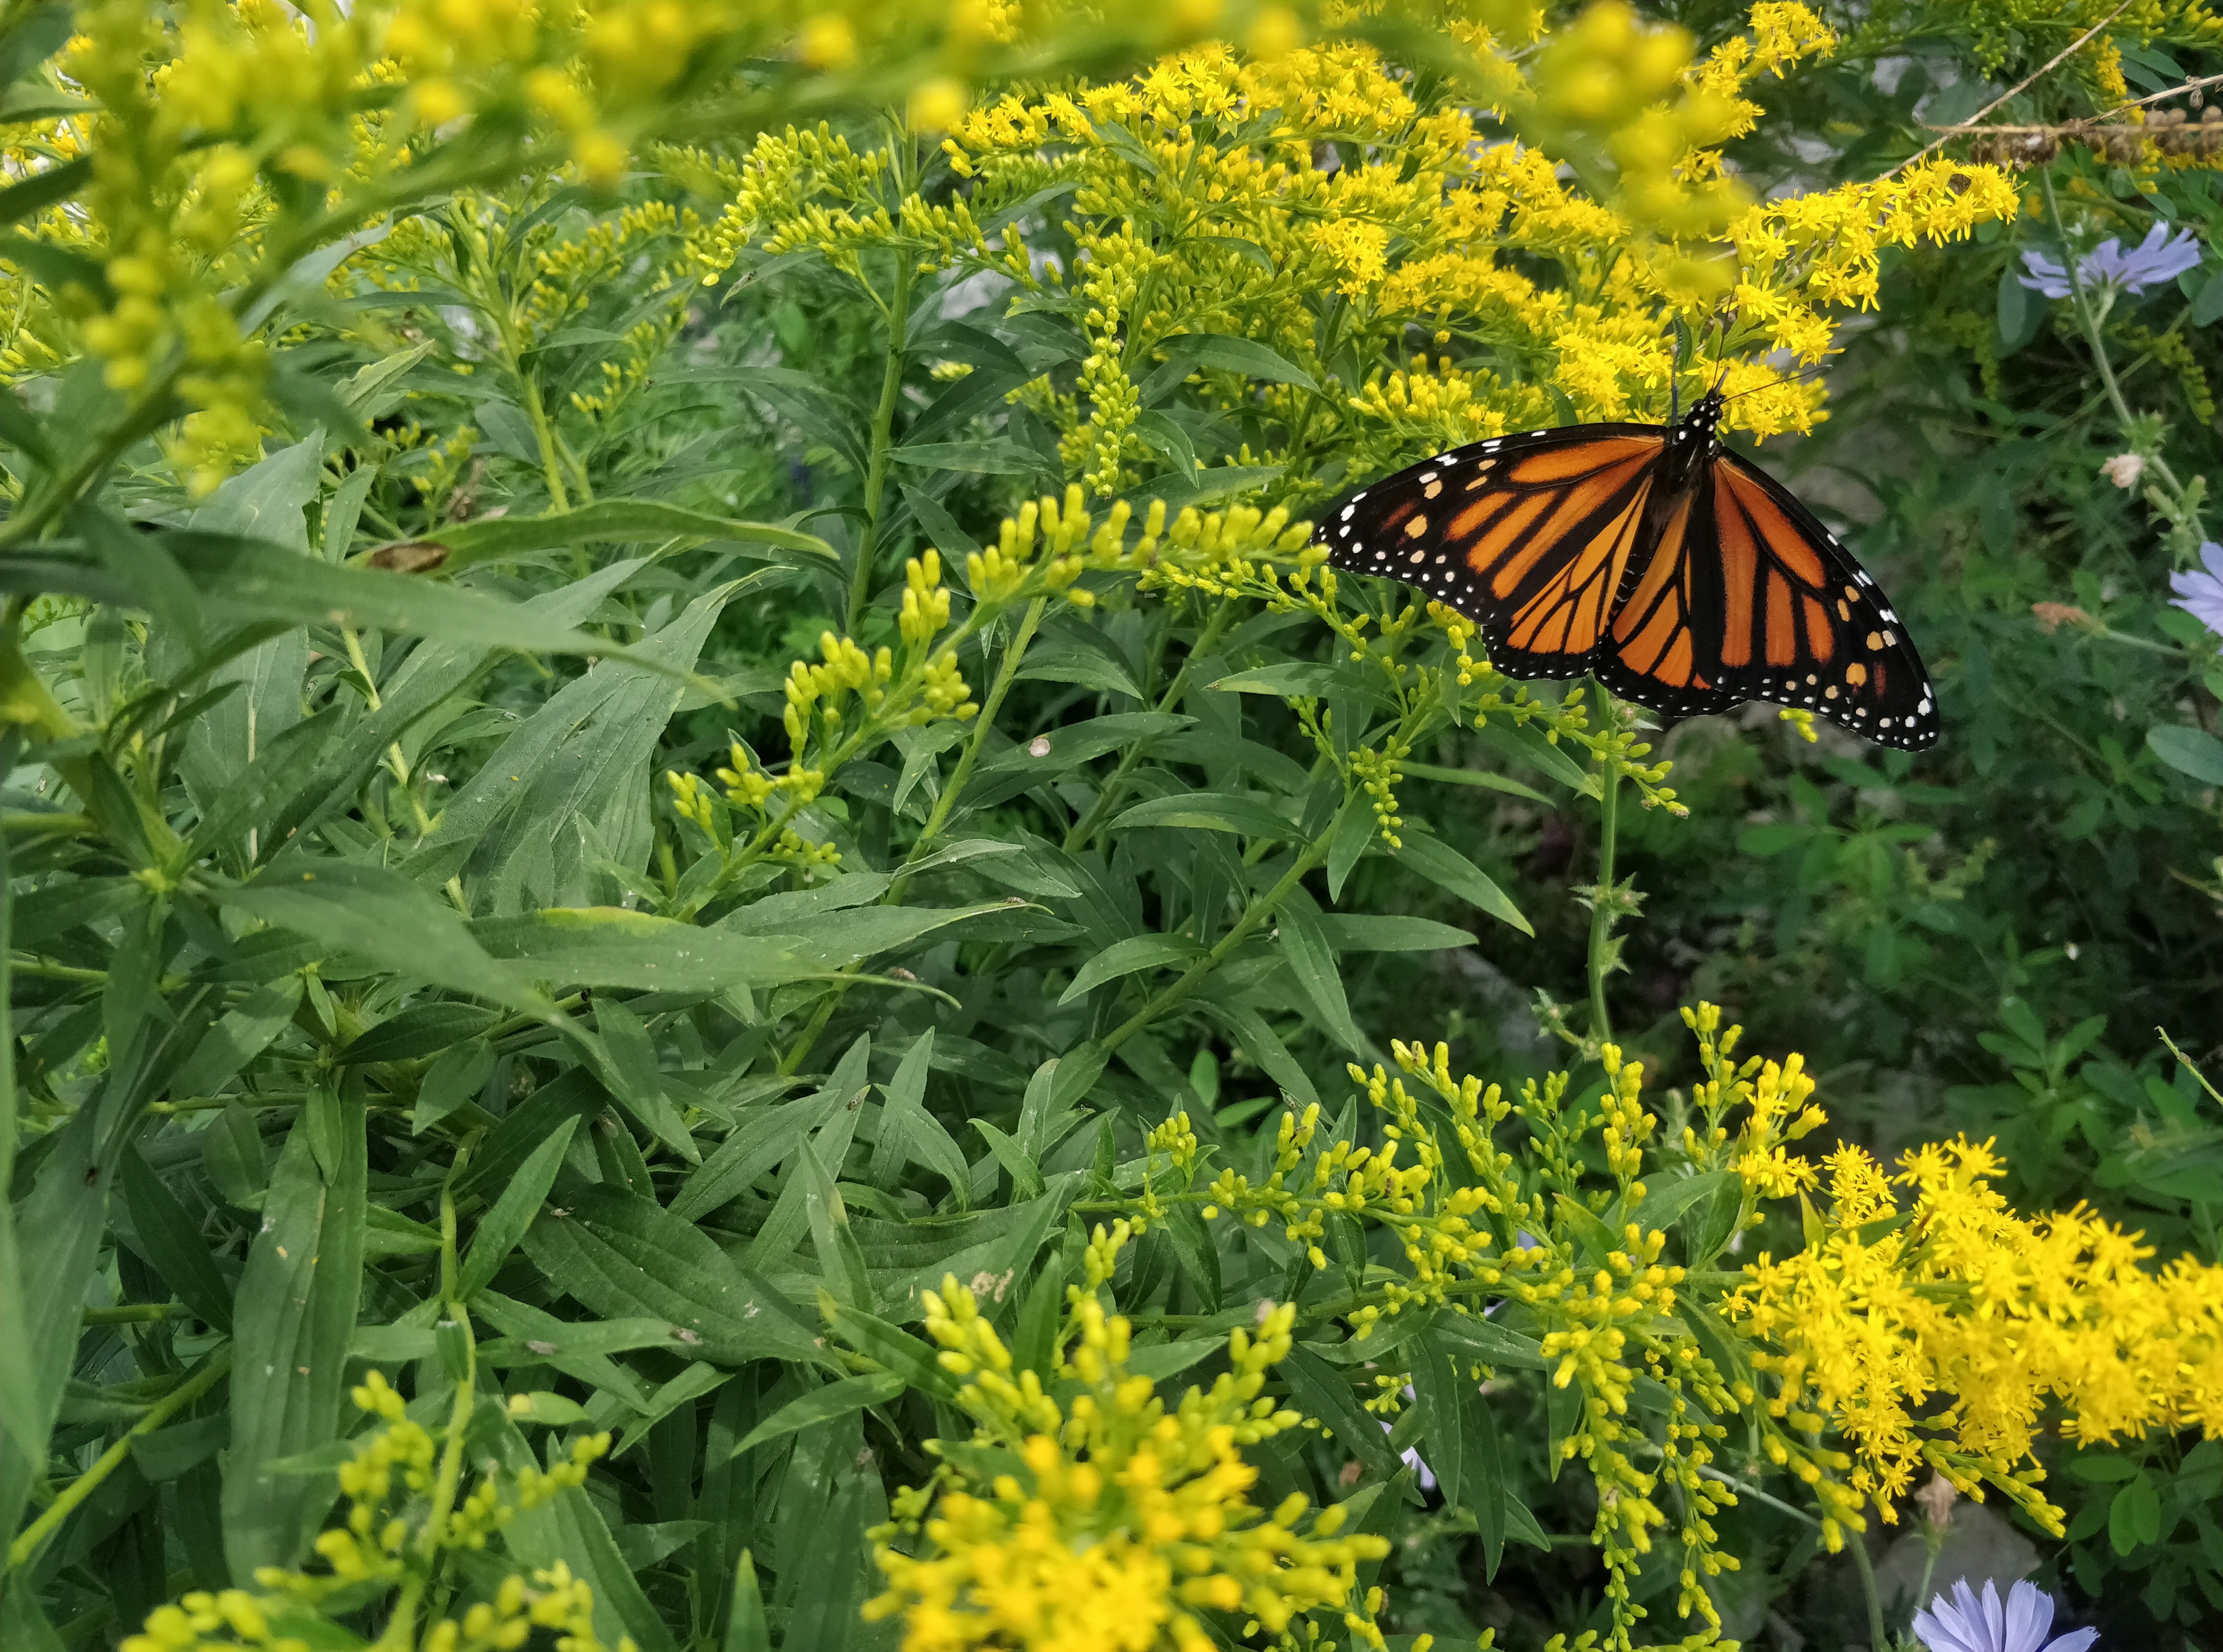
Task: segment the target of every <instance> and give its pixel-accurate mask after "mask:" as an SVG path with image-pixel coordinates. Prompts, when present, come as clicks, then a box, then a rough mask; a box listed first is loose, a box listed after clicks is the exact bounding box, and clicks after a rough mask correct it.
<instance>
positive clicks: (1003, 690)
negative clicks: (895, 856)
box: [779, 596, 1049, 1073]
mask: <svg viewBox="0 0 2223 1652" xmlns="http://www.w3.org/2000/svg"><path fill="white" fill-rule="evenodd" d="M1047 608H1049V597H1047V596H1037V597H1036V598H1035V599H1034V601H1033V602H1030V603H1028V604H1027V611H1026V612H1025V613H1024V614H1023V615H1021V616H1020V618H1019V624H1018V628H1017V630H1016V631H1015V632H1013V633H1012V634H1011V644H1010V646H1007V647H1006V648H1005V649H1004V658H1003V661H1002V663H1001V664H1000V665H998V667H997V668H996V680H995V681H994V683H992V684H990V685H989V689H988V697H987V699H986V701H985V702H983V703H982V704H981V707H980V710H979V715H977V716H975V717H974V718H973V738H972V739H970V740H968V741H966V742H965V749H964V751H963V752H961V753H959V754H958V759H957V766H956V767H955V768H954V769H953V770H952V771H950V775H949V784H948V785H946V786H944V787H942V789H941V796H940V797H939V798H935V802H934V810H933V812H932V813H931V814H929V816H928V817H927V818H926V825H925V826H924V827H923V829H921V830H920V832H919V835H918V839H917V841H916V842H914V843H913V844H912V845H911V846H910V854H906V855H904V869H903V870H901V871H899V872H897V873H896V877H895V881H894V882H892V883H891V884H890V885H889V886H888V892H887V893H886V894H885V895H884V896H882V897H881V901H882V904H883V905H890V906H893V905H899V904H900V903H901V902H902V900H903V898H904V890H906V889H907V888H909V887H910V880H911V873H910V867H912V866H914V865H916V863H917V862H918V861H923V860H924V859H925V858H926V849H927V845H929V843H931V842H934V840H935V838H936V837H937V836H939V835H941V829H942V827H944V826H945V825H947V824H948V821H949V814H950V810H952V809H954V807H955V806H956V804H957V796H958V793H960V792H961V791H964V790H965V783H966V782H967V780H969V779H972V778H973V765H974V764H976V763H977V762H979V760H980V749H981V746H982V743H983V742H984V741H986V739H987V737H988V730H989V729H990V728H992V727H993V726H994V724H995V721H996V713H997V711H998V710H999V709H1001V708H1002V706H1003V703H1004V696H1005V695H1007V694H1009V693H1010V692H1011V684H1012V683H1013V682H1014V681H1015V680H1016V679H1017V677H1018V673H1019V662H1020V661H1021V660H1022V659H1024V658H1025V656H1026V652H1027V645H1028V644H1029V643H1030V642H1032V641H1033V640H1034V635H1035V632H1036V629H1037V628H1038V627H1040V626H1041V624H1042V614H1043V611H1044V610H1045V609H1047ZM828 772H829V773H830V772H832V771H831V770H830V769H829V770H828ZM842 974H844V975H845V976H847V977H849V978H851V979H854V978H855V977H856V975H857V974H858V971H857V970H855V969H854V968H851V969H847V970H844V971H843V972H842ZM848 990H849V982H848V980H844V981H842V982H841V984H840V985H839V986H837V987H834V990H833V991H831V992H829V993H827V994H826V995H825V996H824V997H823V998H822V999H819V1000H818V1007H817V1008H816V1009H815V1010H813V1011H812V1012H811V1013H810V1019H809V1021H808V1022H806V1023H804V1025H803V1031H801V1032H799V1033H797V1034H796V1036H795V1042H794V1043H793V1044H790V1045H789V1046H788V1049H787V1053H786V1054H785V1055H784V1056H781V1057H780V1059H779V1070H780V1071H781V1072H783V1073H792V1072H794V1071H795V1070H796V1069H797V1068H798V1067H800V1066H802V1064H803V1059H804V1057H806V1056H809V1054H810V1051H811V1049H812V1047H813V1046H814V1045H816V1044H817V1042H818V1035H819V1034H821V1033H822V1032H823V1031H826V1024H827V1023H828V1021H830V1020H832V1019H833V1018H834V1011H835V1010H836V1009H838V1008H840V1007H841V1000H842V999H844V998H845V997H847V995H848Z"/></svg>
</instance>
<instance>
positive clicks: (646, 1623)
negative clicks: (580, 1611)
mask: <svg viewBox="0 0 2223 1652" xmlns="http://www.w3.org/2000/svg"><path fill="white" fill-rule="evenodd" d="M473 1434H474V1437H475V1438H481V1437H482V1438H484V1439H485V1440H486V1441H487V1442H488V1445H489V1446H490V1447H492V1448H493V1450H494V1453H495V1454H496V1456H497V1457H498V1459H499V1460H500V1461H501V1466H502V1468H503V1469H504V1471H506V1472H507V1473H508V1474H509V1475H511V1476H515V1475H517V1474H518V1473H519V1472H521V1471H522V1470H524V1469H526V1468H538V1467H542V1466H544V1465H542V1464H541V1463H540V1462H539V1461H538V1460H537V1459H536V1458H535V1457H534V1456H533V1454H532V1447H530V1446H529V1445H527V1444H526V1441H525V1436H524V1435H523V1434H520V1433H519V1432H518V1430H517V1428H516V1427H515V1425H514V1424H513V1423H511V1422H509V1420H508V1419H507V1417H505V1416H502V1415H501V1405H500V1403H499V1402H497V1401H495V1400H493V1399H491V1398H489V1399H487V1400H482V1402H481V1403H480V1409H479V1415H478V1416H477V1417H476V1418H475V1419H474V1422H473ZM548 1448H549V1453H550V1455H551V1459H552V1458H556V1457H558V1456H560V1455H561V1454H562V1453H563V1451H564V1442H563V1441H561V1440H560V1439H558V1438H556V1437H554V1436H551V1438H550V1440H549V1442H548ZM502 1544H503V1547H505V1548H507V1550H508V1551H509V1553H510V1554H511V1555H512V1556H513V1558H514V1559H515V1560H517V1561H519V1562H520V1563H521V1564H522V1565H524V1566H526V1567H551V1566H554V1565H555V1564H556V1563H557V1561H562V1562H563V1563H564V1565H565V1566H568V1567H570V1570H571V1574H572V1575H573V1576H574V1577H576V1578H578V1579H580V1580H581V1581H582V1582H583V1583H585V1584H586V1585H587V1586H588V1587H589V1588H590V1589H592V1590H593V1591H594V1595H595V1607H594V1611H595V1635H596V1636H598V1637H599V1638H600V1639H601V1641H602V1642H603V1643H604V1644H605V1645H608V1646H615V1645H617V1644H618V1643H619V1641H620V1639H621V1638H623V1637H625V1636H631V1637H632V1639H633V1644H634V1646H635V1647H637V1648H639V1652H678V1646H677V1643H676V1642H675V1641H674V1640H673V1639H672V1637H671V1630H669V1629H667V1628H666V1627H665V1626H664V1619H663V1618H662V1617H659V1616H658V1613H657V1611H656V1608H655V1606H654V1605H652V1603H651V1602H650V1600H649V1598H648V1597H647V1596H646V1595H645V1594H644V1593H643V1592H641V1587H640V1585H639V1583H638V1582H637V1581H635V1580H634V1578H633V1567H631V1566H629V1565H627V1562H626V1558H625V1555H624V1554H623V1553H622V1552H620V1549H619V1548H618V1546H617V1544H616V1543H615V1542H614V1541H612V1539H611V1537H610V1529H609V1527H608V1525H607V1524H605V1523H603V1520H602V1516H601V1511H600V1510H598V1509H597V1508H596V1506H595V1500H594V1499H593V1498H590V1497H589V1496H588V1495H587V1494H586V1492H585V1491H583V1490H582V1489H580V1488H579V1487H577V1486H570V1487H567V1488H566V1489H564V1491H558V1492H557V1493H556V1494H555V1495H554V1496H553V1497H551V1498H547V1499H546V1500H545V1501H544V1502H541V1503H538V1504H534V1505H533V1506H532V1508H530V1509H523V1510H519V1512H518V1514H517V1515H516V1516H515V1517H514V1518H513V1520H511V1522H510V1523H509V1524H508V1525H507V1526H506V1527H504V1528H503V1529H502Z"/></svg>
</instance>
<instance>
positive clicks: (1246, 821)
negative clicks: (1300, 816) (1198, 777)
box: [1110, 791, 1298, 838]
mask: <svg viewBox="0 0 2223 1652" xmlns="http://www.w3.org/2000/svg"><path fill="white" fill-rule="evenodd" d="M1138 826H1175V827H1186V828H1187V829H1191V830H1193V831H1207V832H1237V833H1240V834H1242V835H1244V836H1246V837H1276V838H1294V837H1295V836H1296V835H1298V834H1297V828H1296V826H1295V825H1294V823H1292V822H1291V821H1290V820H1289V819H1288V817H1286V816H1282V815H1279V814H1276V813H1275V811H1274V810H1272V809H1270V808H1269V807H1267V805H1266V804H1263V803H1261V802H1260V801H1259V800H1258V799H1257V798H1252V797H1247V796H1245V795H1244V794H1243V793H1241V792H1234V791H1176V792H1174V793H1172V794H1171V795H1170V796H1168V797H1163V798H1150V799H1149V800H1148V801H1147V802H1143V803H1138V804H1134V805H1133V806H1132V807H1131V808H1127V809H1123V810H1120V811H1119V813H1118V814H1117V815H1116V816H1114V817H1112V824H1111V827H1110V829H1111V830H1112V831H1115V832H1120V831H1131V830H1133V829H1135V828H1137V827H1138Z"/></svg>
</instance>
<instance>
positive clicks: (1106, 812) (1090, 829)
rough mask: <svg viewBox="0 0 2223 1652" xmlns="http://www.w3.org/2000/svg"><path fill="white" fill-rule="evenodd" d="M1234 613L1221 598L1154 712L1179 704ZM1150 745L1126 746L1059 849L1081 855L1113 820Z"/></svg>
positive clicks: (1147, 742) (1232, 602)
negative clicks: (1191, 676)
mask: <svg viewBox="0 0 2223 1652" xmlns="http://www.w3.org/2000/svg"><path fill="white" fill-rule="evenodd" d="M1234 613H1235V599H1234V598H1233V597H1231V596H1229V597H1224V598H1222V599H1221V601H1220V604H1219V607H1218V608H1215V609H1214V610H1213V611H1212V617H1211V618H1210V619H1209V620H1207V621H1205V626H1204V630H1203V632H1202V633H1201V634H1200V635H1199V636H1198V637H1197V640H1195V642H1193V644H1191V645H1190V646H1189V651H1188V657H1187V659H1183V660H1182V661H1181V669H1180V670H1179V671H1177V672H1174V680H1173V681H1172V682H1170V683H1168V684H1166V691H1165V692H1164V693H1163V694H1162V695H1160V696H1159V697H1158V703H1157V704H1156V706H1155V707H1154V708H1152V709H1155V710H1158V711H1170V710H1172V709H1173V708H1174V706H1175V705H1177V704H1179V703H1181V696H1182V695H1183V694H1185V693H1187V691H1188V678H1189V672H1191V671H1192V670H1193V669H1194V667H1195V665H1196V662H1197V661H1198V660H1199V659H1202V658H1203V657H1205V656H1206V654H1208V653H1210V652H1211V649H1212V644H1213V643H1215V642H1217V641H1219V634H1220V633H1221V632H1223V631H1225V629H1226V628H1227V622H1228V621H1229V620H1230V619H1231V618H1232V617H1233V615H1234ZM1152 744H1153V742H1152V741H1150V740H1149V739H1148V738H1147V737H1146V738H1144V739H1142V740H1137V741H1132V742H1130V744H1129V746H1128V747H1127V749H1126V750H1125V751H1124V752H1123V753H1120V755H1119V766H1118V768H1116V769H1114V770H1112V774H1111V778H1110V779H1107V780H1105V782H1104V789H1103V790H1102V791H1099V792H1098V793H1097V794H1096V801H1095V802H1094V803H1093V804H1090V805H1089V809H1088V813H1087V814H1086V816H1084V817H1082V818H1081V820H1080V823H1078V824H1077V825H1075V826H1074V829H1072V830H1071V831H1069V832H1067V834H1066V835H1065V842H1064V843H1063V845H1062V846H1061V847H1062V848H1064V850H1065V852H1066V853H1067V854H1080V852H1081V850H1083V849H1085V848H1087V847H1088V845H1089V842H1090V840H1091V839H1093V837H1094V836H1095V835H1096V834H1097V833H1098V832H1099V831H1101V830H1102V829H1104V823H1105V821H1107V820H1109V819H1110V818H1111V817H1112V810H1113V809H1115V808H1117V807H1118V803H1119V799H1120V798H1123V797H1124V796H1125V795H1126V790H1127V777H1128V776H1129V775H1130V774H1131V773H1132V772H1134V769H1135V766H1136V765H1137V764H1138V763H1140V762H1141V761H1142V760H1143V756H1144V755H1145V754H1146V753H1148V752H1149V747H1150V746H1151V745H1152Z"/></svg>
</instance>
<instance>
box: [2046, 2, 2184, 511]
mask: <svg viewBox="0 0 2223 1652" xmlns="http://www.w3.org/2000/svg"><path fill="white" fill-rule="evenodd" d="M2118 9H2120V8H2118ZM2037 178H2038V183H2039V185H2040V186H2042V187H2043V188H2044V191H2045V210H2046V214H2047V216H2048V217H2050V218H2051V219H2052V220H2053V232H2054V233H2055V234H2056V235H2057V236H2060V237H2061V262H2062V268H2064V269H2066V270H2067V271H2068V274H2069V297H2070V300H2071V301H2072V302H2073V304H2074V306H2075V311H2076V325H2078V326H2080V327H2081V328H2082V329H2083V330H2084V339H2085V342H2086V343H2087V344H2090V345H2091V346H2092V361H2093V364H2094V366H2096V367H2097V368H2098V369H2100V383H2101V384H2103V385H2104V386H2106V391H2107V400H2108V401H2109V402H2111V403H2112V404H2113V407H2114V409H2115V417H2116V418H2117V419H2119V420H2121V421H2122V426H2123V431H2124V433H2125V435H2128V434H2129V433H2130V430H2131V426H2132V418H2131V404H2130V403H2129V402H2127V401H2125V400H2124V399H2123V387H2122V386H2121V385H2120V384H2119V383H2118V382H2117V381H2116V379H2115V369H2114V365H2113V363H2111V362H2109V361H2108V359H2107V346H2106V344H2105V342H2103V341H2102V340H2101V338H2100V318H2098V317H2097V316H2095V315H2094V313H2093V312H2092V303H2091V300H2089V299H2088V298H2087V297H2086V296H2085V292H2084V278H2083V276H2082V275H2081V274H2080V273H2079V272H2078V270H2077V268H2076V258H2075V253H2074V252H2072V251H2071V250H2070V248H2069V231H2068V230H2067V229H2066V228H2065V227H2063V225H2062V222H2061V203H2060V202H2059V201H2058V200H2056V199H2055V198H2054V193H2053V173H2052V169H2051V168H2050V167H2044V168H2041V169H2040V170H2039V172H2038V174H2037ZM2153 468H2154V474H2155V475H2156V476H2158V477H2159V478H2160V479H2161V482H2162V484H2163V486H2164V487H2166V488H2167V489H2169V493H2170V494H2171V495H2172V496H2173V497H2174V498H2175V500H2176V502H2177V503H2178V505H2180V506H2182V503H2183V501H2184V484H2183V483H2182V482H2179V481H2178V480H2177V479H2176V472H2175V471H2173V470H2170V469H2169V461H2168V460H2167V459H2165V458H2163V457H2162V456H2161V455H2160V453H2159V452H2156V453H2155V454H2154V456H2153ZM2194 520H2195V526H2197V522H2198V518H2197V516H2196V514H2195V518H2194Z"/></svg>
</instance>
